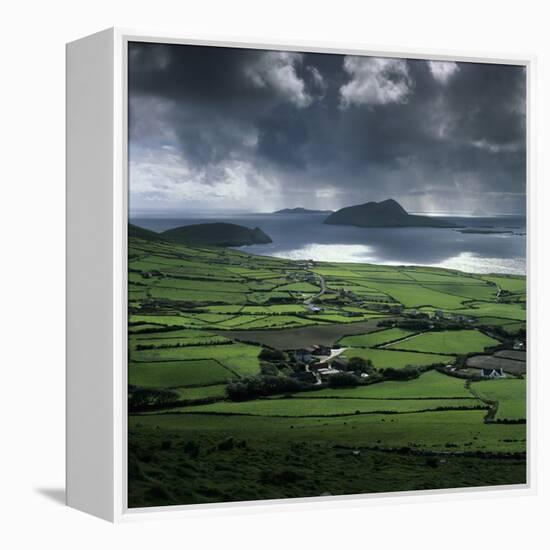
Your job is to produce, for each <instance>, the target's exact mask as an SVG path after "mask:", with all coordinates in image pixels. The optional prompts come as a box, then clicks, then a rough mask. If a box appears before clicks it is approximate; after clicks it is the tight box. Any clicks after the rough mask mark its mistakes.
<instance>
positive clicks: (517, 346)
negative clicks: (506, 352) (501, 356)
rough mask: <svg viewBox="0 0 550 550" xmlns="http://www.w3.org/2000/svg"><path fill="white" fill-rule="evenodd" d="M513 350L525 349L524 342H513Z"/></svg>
mask: <svg viewBox="0 0 550 550" xmlns="http://www.w3.org/2000/svg"><path fill="white" fill-rule="evenodd" d="M514 349H515V350H517V351H523V350H524V349H525V342H515V343H514Z"/></svg>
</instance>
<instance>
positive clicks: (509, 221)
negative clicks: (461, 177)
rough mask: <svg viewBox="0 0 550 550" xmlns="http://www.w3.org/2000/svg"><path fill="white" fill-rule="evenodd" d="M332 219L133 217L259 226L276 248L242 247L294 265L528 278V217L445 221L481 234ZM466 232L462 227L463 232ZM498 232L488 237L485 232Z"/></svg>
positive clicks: (151, 225)
mask: <svg viewBox="0 0 550 550" xmlns="http://www.w3.org/2000/svg"><path fill="white" fill-rule="evenodd" d="M325 218H326V214H258V213H238V214H234V213H228V214H224V215H219V214H208V215H207V214H192V215H191V214H185V215H181V216H179V215H174V214H173V213H172V214H171V213H166V214H159V213H156V214H155V215H154V216H152V215H148V216H145V215H144V214H141V215H137V216H135V217H134V216H131V217H130V221H131V223H134V224H135V225H138V226H140V227H144V228H146V229H151V230H153V231H158V232H160V231H165V230H167V229H172V228H174V227H179V226H182V225H189V224H195V223H212V222H227V223H236V224H239V225H245V226H247V227H259V228H261V229H262V230H263V231H264V232H265V233H267V234H268V235H269V236H270V237H271V239H272V240H273V243H271V244H263V245H253V246H246V247H241V249H242V250H246V251H247V252H250V253H252V254H258V255H262V256H276V257H279V258H289V259H293V260H298V259H300V260H303V259H311V260H316V261H327V262H349V263H372V264H384V265H416V266H432V267H444V268H449V269H458V270H460V271H465V272H470V273H509V274H518V275H525V273H526V242H527V241H526V218H525V216H516V215H508V216H490V217H489V216H487V217H456V216H440V219H444V220H447V221H450V222H453V223H455V224H456V225H459V226H463V228H465V229H468V230H473V231H480V233H475V232H474V233H470V232H467V233H462V232H460V231H458V230H456V229H450V228H433V227H403V228H398V227H384V228H362V227H353V226H345V225H325V224H323V220H324V219H325ZM461 228H462V227H461ZM489 231H491V232H493V233H483V232H489Z"/></svg>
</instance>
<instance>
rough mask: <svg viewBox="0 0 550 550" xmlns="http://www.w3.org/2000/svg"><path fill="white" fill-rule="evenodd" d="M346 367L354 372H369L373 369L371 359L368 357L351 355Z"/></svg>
mask: <svg viewBox="0 0 550 550" xmlns="http://www.w3.org/2000/svg"><path fill="white" fill-rule="evenodd" d="M348 369H349V370H352V371H354V372H358V373H360V374H361V373H363V372H366V373H367V374H368V373H371V372H372V371H373V370H374V367H373V364H372V361H371V360H370V359H363V358H362V357H351V358H350V360H349V361H348Z"/></svg>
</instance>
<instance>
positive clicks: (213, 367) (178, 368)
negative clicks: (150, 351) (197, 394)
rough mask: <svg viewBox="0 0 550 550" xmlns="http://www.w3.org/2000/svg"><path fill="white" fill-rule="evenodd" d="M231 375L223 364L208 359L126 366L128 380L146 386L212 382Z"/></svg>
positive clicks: (173, 386)
mask: <svg viewBox="0 0 550 550" xmlns="http://www.w3.org/2000/svg"><path fill="white" fill-rule="evenodd" d="M233 376H234V375H233V373H232V372H231V371H229V370H228V369H226V368H225V367H224V366H223V365H221V364H220V363H218V362H217V361H212V360H210V359H202V360H201V359H198V360H185V361H170V362H162V361H161V362H155V363H133V364H130V366H129V367H128V382H129V383H130V384H132V385H135V386H142V387H146V388H175V387H178V386H189V385H195V384H197V385H198V384H214V383H219V382H225V381H226V380H227V379H228V378H232V377H233Z"/></svg>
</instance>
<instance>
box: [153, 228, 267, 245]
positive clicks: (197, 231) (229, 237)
mask: <svg viewBox="0 0 550 550" xmlns="http://www.w3.org/2000/svg"><path fill="white" fill-rule="evenodd" d="M160 236H161V237H162V238H164V239H165V240H167V241H172V242H176V243H182V244H193V245H199V246H200V245H203V246H246V245H252V244H269V243H271V242H273V241H272V240H271V237H269V235H266V234H265V233H264V232H263V231H262V230H261V229H260V228H259V227H254V228H253V229H251V228H249V227H245V226H244V225H237V224H234V223H198V224H193V225H184V226H181V227H176V228H174V229H168V230H167V231H163V232H162V233H160Z"/></svg>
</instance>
